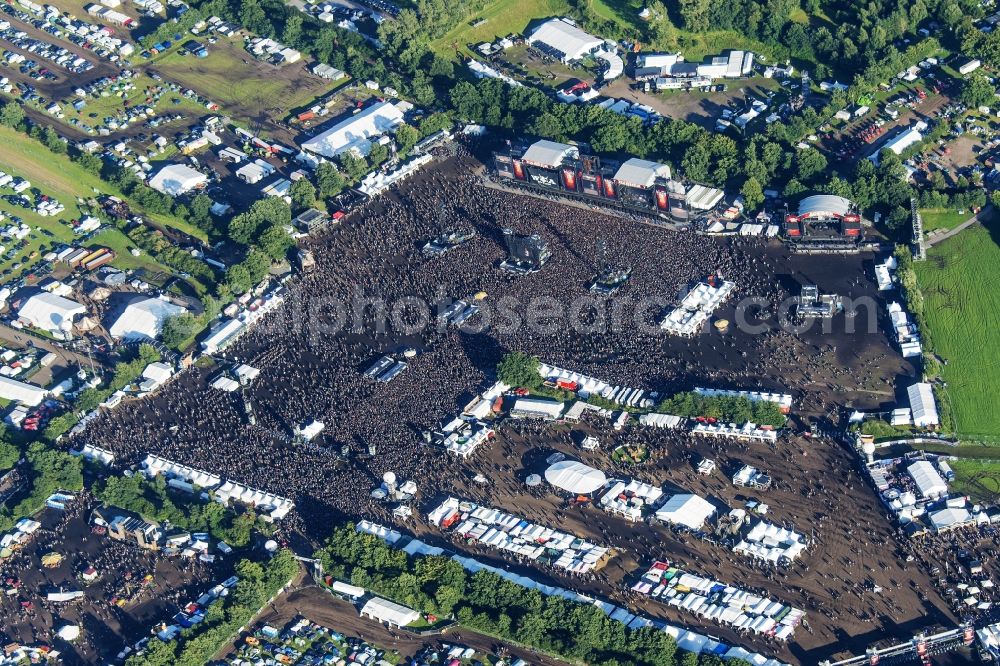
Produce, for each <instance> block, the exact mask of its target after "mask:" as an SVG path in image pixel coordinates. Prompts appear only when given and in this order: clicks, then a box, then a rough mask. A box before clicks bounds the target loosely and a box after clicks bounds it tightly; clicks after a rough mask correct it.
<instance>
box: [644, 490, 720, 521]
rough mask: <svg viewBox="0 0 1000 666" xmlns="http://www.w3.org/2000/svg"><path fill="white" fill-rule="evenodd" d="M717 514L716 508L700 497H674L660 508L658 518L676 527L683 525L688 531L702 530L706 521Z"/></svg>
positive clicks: (682, 495)
mask: <svg viewBox="0 0 1000 666" xmlns="http://www.w3.org/2000/svg"><path fill="white" fill-rule="evenodd" d="M713 513H715V507H714V506H712V504H711V503H710V502H709V501H708V500H706V499H704V498H702V497H699V496H698V495H691V494H680V495H674V496H673V497H671V498H670V499H668V500H667V503H666V504H664V505H663V506H662V507H660V508H659V510H657V512H656V517H657V518H658V519H660V520H662V521H664V522H667V523H672V524H674V525H683V526H684V527H687V528H688V529H692V530H698V529H701V527H702V525H704V524H705V521H706V520H708V519H709V517H711V515H712V514H713Z"/></svg>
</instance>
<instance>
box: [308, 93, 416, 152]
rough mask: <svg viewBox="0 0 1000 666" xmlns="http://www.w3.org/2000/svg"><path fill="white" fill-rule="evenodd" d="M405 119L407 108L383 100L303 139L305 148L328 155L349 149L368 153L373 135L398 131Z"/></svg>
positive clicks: (377, 135)
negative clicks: (405, 109) (403, 110)
mask: <svg viewBox="0 0 1000 666" xmlns="http://www.w3.org/2000/svg"><path fill="white" fill-rule="evenodd" d="M402 122H403V112H402V111H400V110H399V107H397V106H396V105H395V104H393V103H392V102H379V103H378V104H372V105H371V106H369V107H368V108H366V109H364V110H363V111H360V112H358V113H356V114H355V115H353V116H351V117H350V118H346V119H345V120H342V121H341V122H339V123H337V124H336V125H334V126H333V127H331V128H330V129H328V130H326V131H324V132H322V133H320V134H317V135H316V136H314V137H313V138H311V139H309V140H308V141H305V142H303V144H302V148H303V149H304V150H305V151H307V152H310V153H314V154H316V155H322V156H323V157H326V158H328V159H333V158H334V157H337V156H338V155H340V154H341V153H344V152H347V151H349V150H350V151H353V152H355V153H357V154H359V155H361V156H362V157H364V156H366V155H368V152H369V151H370V150H371V141H372V140H373V139H375V138H377V137H379V136H382V135H383V134H385V133H386V132H391V131H394V130H395V129H396V128H397V127H399V126H400V125H401V124H402Z"/></svg>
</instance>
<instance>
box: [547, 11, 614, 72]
mask: <svg viewBox="0 0 1000 666" xmlns="http://www.w3.org/2000/svg"><path fill="white" fill-rule="evenodd" d="M528 43H529V44H531V45H532V46H542V47H544V48H546V49H547V50H549V51H552V52H554V55H557V56H559V59H560V60H562V61H563V62H566V63H568V62H573V61H574V60H579V59H580V58H582V57H583V56H585V55H587V54H588V53H593V52H594V51H596V50H597V49H599V48H600V47H601V46H603V45H604V41H603V40H601V39H600V38H598V37H594V36H593V35H590V34H587V33H586V32H584V31H583V30H580V29H579V28H578V27H576V26H575V25H573V24H572V23H570V22H569V21H567V20H565V19H560V18H555V19H550V20H548V21H546V22H545V23H543V24H541V25H540V26H538V27H537V28H536V29H535V31H534V32H532V33H531V36H530V37H528Z"/></svg>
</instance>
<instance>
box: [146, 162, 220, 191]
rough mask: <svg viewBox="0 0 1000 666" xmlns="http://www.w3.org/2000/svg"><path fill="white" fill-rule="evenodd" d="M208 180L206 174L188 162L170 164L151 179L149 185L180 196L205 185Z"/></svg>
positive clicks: (157, 189)
mask: <svg viewBox="0 0 1000 666" xmlns="http://www.w3.org/2000/svg"><path fill="white" fill-rule="evenodd" d="M207 182H208V177H206V176H205V174H203V173H201V172H200V171H197V170H195V169H192V168H191V167H189V166H187V165H186V164H168V165H166V166H165V167H163V168H162V169H160V170H159V171H157V172H156V174H155V175H154V176H153V177H152V178H150V179H149V186H150V187H152V188H153V189H154V190H156V191H157V192H162V193H163V194H169V195H170V196H172V197H178V196H180V195H182V194H186V193H188V192H190V191H191V190H194V189H198V188H199V187H204V186H205V184H206V183H207Z"/></svg>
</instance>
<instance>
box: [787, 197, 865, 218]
mask: <svg viewBox="0 0 1000 666" xmlns="http://www.w3.org/2000/svg"><path fill="white" fill-rule="evenodd" d="M851 208H852V204H851V200H850V199H845V198H844V197H838V196H836V195H834V194H814V195H813V196H811V197H806V198H805V199H803V200H802V201H800V202H799V215H815V214H817V213H830V214H833V215H847V214H848V213H850V212H851Z"/></svg>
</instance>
